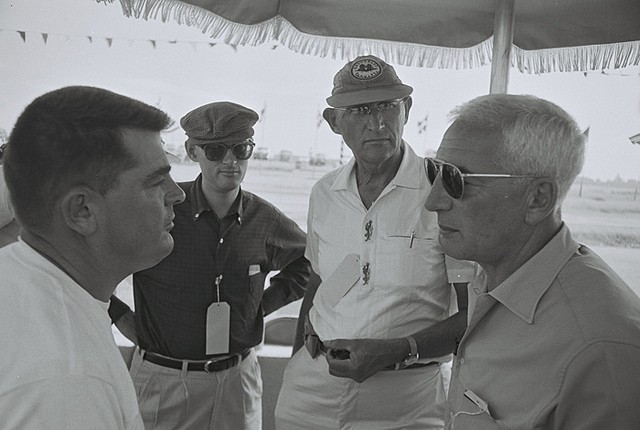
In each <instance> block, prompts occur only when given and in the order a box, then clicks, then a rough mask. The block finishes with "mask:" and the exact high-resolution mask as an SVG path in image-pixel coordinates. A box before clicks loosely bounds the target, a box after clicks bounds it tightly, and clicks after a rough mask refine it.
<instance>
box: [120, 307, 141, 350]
mask: <svg viewBox="0 0 640 430" xmlns="http://www.w3.org/2000/svg"><path fill="white" fill-rule="evenodd" d="M114 324H115V325H116V327H117V328H118V330H119V331H120V333H122V335H123V336H124V337H126V338H127V339H129V340H130V341H131V342H133V344H134V345H137V344H138V335H137V334H136V322H135V320H134V313H133V312H132V311H128V312H126V313H125V314H123V315H122V316H121V317H120V318H118V320H117V321H116V322H115V323H114Z"/></svg>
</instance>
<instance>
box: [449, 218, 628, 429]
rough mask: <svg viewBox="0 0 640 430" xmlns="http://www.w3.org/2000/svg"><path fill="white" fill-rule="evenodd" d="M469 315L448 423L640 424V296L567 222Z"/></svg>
mask: <svg viewBox="0 0 640 430" xmlns="http://www.w3.org/2000/svg"><path fill="white" fill-rule="evenodd" d="M468 315H469V316H468V318H469V325H468V328H467V331H466V333H465V335H464V337H463V338H462V341H461V343H460V345H459V348H458V352H457V356H456V358H455V360H454V367H453V372H452V378H451V386H450V391H449V403H448V411H447V412H448V413H447V418H448V422H447V428H449V429H451V428H452V429H474V430H476V429H485V428H486V429H494V428H501V429H502V428H509V429H513V430H517V429H523V430H524V429H527V430H531V429H582V430H585V429H594V430H595V429H598V430H600V429H625V430H626V429H629V430H631V429H640V408H639V407H638V405H640V382H639V381H640V299H639V298H638V297H637V296H636V294H634V293H633V291H632V290H631V289H630V288H629V287H628V286H627V285H626V284H625V283H624V281H623V280H622V279H620V277H618V276H617V275H616V274H615V273H614V272H613V270H612V269H611V268H610V267H609V266H607V265H606V263H605V262H604V261H602V260H601V259H600V257H598V256H597V255H596V254H594V253H593V251H591V250H590V249H589V248H587V247H586V246H583V245H579V244H578V243H576V242H575V241H574V240H573V239H572V238H571V235H570V233H569V229H568V228H567V227H566V226H563V227H562V229H561V230H560V232H559V233H558V234H557V235H556V236H554V237H553V238H552V239H551V241H550V242H549V243H548V244H547V245H546V246H545V247H544V248H543V249H542V250H540V251H539V252H538V253H537V254H536V255H535V256H533V257H532V258H531V259H530V260H529V261H527V262H526V263H525V264H524V265H523V266H521V267H520V268H519V269H518V270H517V271H516V272H515V273H513V274H512V275H511V276H510V277H509V278H508V279H506V280H505V281H504V282H503V283H501V284H500V285H498V286H497V287H496V288H494V289H493V290H492V291H490V292H487V287H486V282H485V277H484V276H483V273H482V272H481V273H480V275H479V276H478V277H477V278H476V279H475V280H474V281H473V282H472V283H471V284H470V285H469V313H468ZM466 390H471V392H472V393H474V394H475V395H476V396H477V398H480V399H481V400H480V401H477V398H476V402H477V403H479V404H480V405H481V406H484V403H486V404H487V405H488V413H485V412H483V411H482V410H481V408H479V407H478V406H477V404H474V402H473V401H471V400H469V397H471V398H474V395H473V394H468V397H467V396H465V391H466Z"/></svg>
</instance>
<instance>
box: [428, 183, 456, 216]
mask: <svg viewBox="0 0 640 430" xmlns="http://www.w3.org/2000/svg"><path fill="white" fill-rule="evenodd" d="M424 207H425V209H426V210H428V211H431V212H437V211H441V210H447V209H449V208H450V207H451V198H450V197H449V195H448V194H447V192H446V191H445V189H444V186H443V185H442V175H440V174H438V176H436V179H435V181H434V182H433V185H431V190H430V191H429V195H428V196H427V200H426V201H425V203H424Z"/></svg>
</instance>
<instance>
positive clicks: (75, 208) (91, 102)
mask: <svg viewBox="0 0 640 430" xmlns="http://www.w3.org/2000/svg"><path fill="white" fill-rule="evenodd" d="M170 124H171V120H170V118H169V117H168V116H167V115H166V114H165V113H164V112H162V111H160V110H158V109H156V108H154V107H151V106H149V105H146V104H144V103H142V102H139V101H137V100H133V99H130V98H128V97H125V96H122V95H119V94H115V93H112V92H110V91H106V90H103V89H99V88H92V87H66V88H62V89H59V90H56V91H52V92H49V93H47V94H45V95H43V96H40V97H38V98H37V99H35V100H34V101H33V102H32V103H31V104H30V105H29V106H27V108H26V109H25V110H24V112H23V113H22V114H21V115H20V117H19V118H18V120H17V122H16V125H15V127H14V129H13V132H12V133H11V137H10V140H9V143H8V145H7V151H6V153H5V156H4V164H3V167H4V171H5V178H6V181H7V186H8V190H9V193H10V194H11V197H12V202H13V210H14V212H15V216H16V218H17V220H18V222H19V223H20V225H21V226H22V232H21V237H20V240H19V241H18V242H16V243H13V244H11V245H8V246H5V247H4V248H2V249H0V273H2V278H1V279H0V345H2V354H0V368H1V369H2V373H1V374H0V424H1V425H0V427H2V428H3V429H21V430H24V429H34V430H35V429H142V428H143V425H142V420H141V418H140V414H139V412H138V405H137V401H136V394H135V392H134V388H133V384H132V382H131V379H130V377H129V373H128V371H127V368H126V366H125V363H124V361H123V360H122V357H121V355H120V353H119V351H118V347H117V346H116V344H115V342H114V339H113V335H112V333H111V321H110V318H109V316H108V315H107V307H108V300H109V298H110V297H111V294H112V293H113V291H114V289H115V288H116V286H117V285H118V283H119V282H120V281H122V280H123V279H124V278H125V277H126V276H128V275H129V274H131V273H132V272H135V271H138V270H141V269H144V268H147V267H150V266H152V265H154V264H156V263H158V262H159V261H160V260H161V259H162V258H164V257H165V256H167V255H168V254H169V253H170V252H171V250H172V248H173V239H172V237H171V235H170V234H169V230H170V229H171V228H172V226H173V223H172V219H173V216H174V215H173V208H172V206H173V205H174V204H177V203H179V202H181V201H182V200H183V199H184V193H183V192H182V190H181V189H180V188H179V187H178V186H177V184H176V183H175V182H174V181H173V180H172V179H171V176H170V175H169V170H170V168H171V166H170V165H169V162H168V161H167V158H166V156H165V154H164V151H163V148H162V141H161V138H160V131H162V130H164V129H166V128H167V127H168V126H169V125H170Z"/></svg>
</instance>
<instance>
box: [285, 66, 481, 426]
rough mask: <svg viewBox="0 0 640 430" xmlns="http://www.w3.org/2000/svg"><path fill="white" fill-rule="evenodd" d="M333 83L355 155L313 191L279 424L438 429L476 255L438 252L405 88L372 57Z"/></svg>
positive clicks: (332, 112)
mask: <svg viewBox="0 0 640 430" xmlns="http://www.w3.org/2000/svg"><path fill="white" fill-rule="evenodd" d="M333 85H334V87H333V92H332V95H331V97H329V98H328V99H327V103H328V104H329V106H331V107H330V108H327V109H325V110H324V113H323V116H324V119H325V120H326V121H327V123H328V124H329V126H330V127H331V129H332V130H333V131H334V132H335V133H337V134H340V135H342V137H343V139H344V142H345V143H346V144H347V145H348V146H349V148H350V149H351V150H352V152H353V155H354V158H353V159H352V160H351V161H350V162H349V163H348V164H346V165H345V166H343V167H340V168H338V169H337V170H335V171H333V172H331V173H329V174H327V175H326V176H325V177H323V178H322V179H320V180H319V181H318V182H317V183H316V184H315V186H314V187H313V190H312V192H311V197H310V203H309V214H308V226H307V247H306V251H305V255H306V257H307V258H308V259H309V261H311V264H312V267H313V270H314V272H316V273H317V274H318V275H319V276H320V278H321V280H322V283H321V284H320V286H319V287H318V289H317V293H316V294H315V296H313V295H312V294H311V293H312V292H311V291H308V292H307V294H306V296H305V303H303V309H306V308H307V305H309V304H311V301H312V303H313V306H312V307H311V309H310V310H309V312H308V315H306V316H305V315H304V314H305V312H301V318H304V319H305V333H304V339H305V340H304V344H305V348H300V349H299V350H298V351H297V352H296V353H295V354H294V356H293V357H292V358H291V360H290V362H289V363H288V365H287V368H286V370H285V374H284V378H283V385H282V389H281V391H280V396H279V399H278V404H277V407H276V425H277V428H278V429H279V430H285V429H302V428H303V429H344V428H350V429H351V428H365V427H366V428H367V429H381V428H385V429H388V428H402V429H441V428H442V427H443V425H444V403H445V391H444V386H443V381H442V376H441V372H440V363H442V362H445V361H449V360H450V354H451V353H452V352H453V350H454V348H455V343H456V337H457V336H460V335H461V334H462V333H463V332H464V327H465V319H466V294H463V292H464V291H465V288H464V287H465V286H466V283H468V282H469V281H470V280H471V279H472V277H473V272H474V266H473V264H471V263H468V262H460V261H456V260H453V259H449V258H446V257H445V255H444V254H443V252H442V250H441V249H440V247H439V245H438V242H437V232H438V225H437V222H436V217H435V216H434V214H431V213H429V212H428V211H427V210H426V209H425V208H424V203H425V200H426V198H427V194H428V191H429V189H430V185H429V183H428V181H427V177H426V175H425V173H424V169H423V161H422V158H420V157H418V156H417V155H416V154H415V152H414V151H413V150H412V149H411V147H410V146H409V145H408V144H407V143H406V142H405V141H404V140H403V139H402V134H403V129H404V125H405V124H406V122H407V120H408V117H409V110H410V108H411V104H412V99H411V97H410V95H411V93H412V91H413V89H412V88H411V87H410V86H408V85H406V84H403V83H402V82H401V81H400V79H399V78H398V76H397V75H396V72H395V70H394V69H393V67H392V66H390V65H389V64H386V63H385V62H384V61H382V60H380V59H379V58H377V57H374V56H364V57H358V58H356V59H355V60H353V61H351V62H349V63H348V64H347V65H346V66H345V67H344V68H343V69H342V70H340V71H339V72H338V73H337V75H336V76H335V78H334V81H333ZM452 284H453V285H455V289H456V290H459V291H460V294H459V296H458V297H459V298H460V300H459V302H460V303H459V308H460V311H459V312H455V310H454V309H450V307H451V306H450V305H451V303H452V297H453V296H454V288H453V287H452ZM454 302H455V301H454ZM450 315H451V316H450ZM418 332H419V335H414V334H416V333H418ZM394 338H399V339H398V340H397V341H392V342H390V341H388V339H394Z"/></svg>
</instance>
